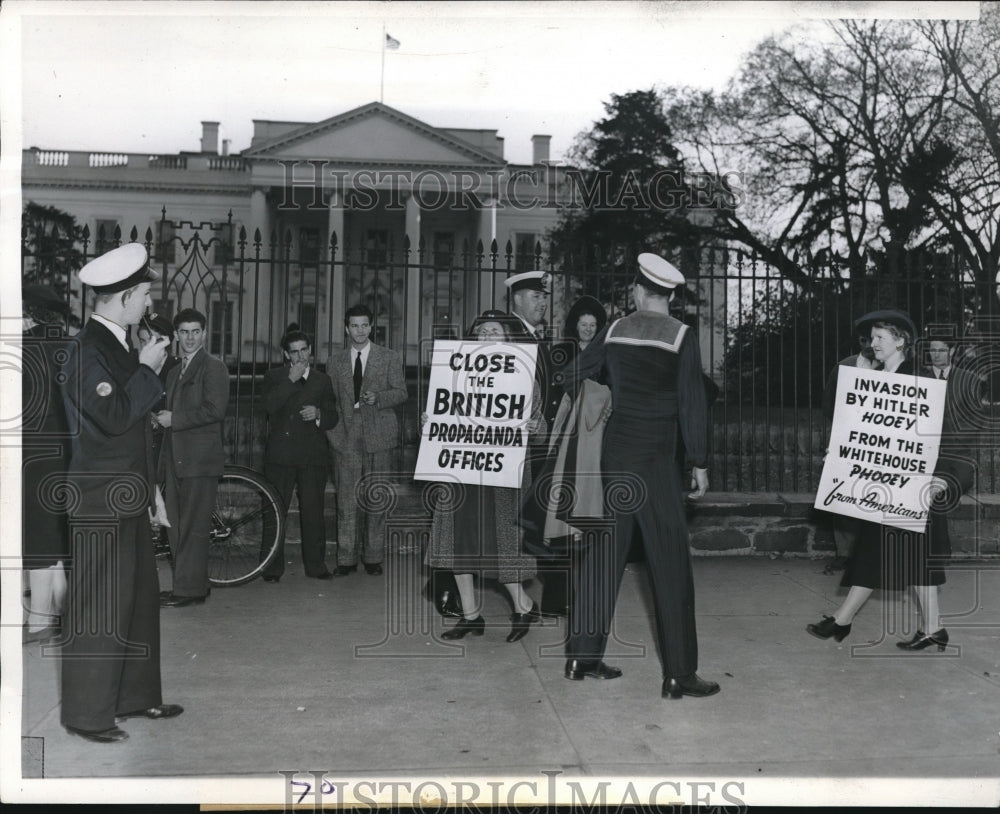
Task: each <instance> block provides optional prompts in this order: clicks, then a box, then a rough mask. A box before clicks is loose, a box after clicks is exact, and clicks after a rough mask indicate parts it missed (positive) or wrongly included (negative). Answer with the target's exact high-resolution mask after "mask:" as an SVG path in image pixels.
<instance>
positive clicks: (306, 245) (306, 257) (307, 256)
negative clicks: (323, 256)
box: [299, 226, 319, 266]
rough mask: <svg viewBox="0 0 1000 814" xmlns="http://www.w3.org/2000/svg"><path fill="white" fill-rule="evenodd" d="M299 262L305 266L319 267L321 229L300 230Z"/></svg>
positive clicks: (307, 228)
mask: <svg viewBox="0 0 1000 814" xmlns="http://www.w3.org/2000/svg"><path fill="white" fill-rule="evenodd" d="M299 262H300V263H302V265H304V266H316V265H319V229H313V228H311V227H308V226H303V227H302V228H300V229H299Z"/></svg>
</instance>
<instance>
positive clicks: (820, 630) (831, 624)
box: [806, 616, 851, 642]
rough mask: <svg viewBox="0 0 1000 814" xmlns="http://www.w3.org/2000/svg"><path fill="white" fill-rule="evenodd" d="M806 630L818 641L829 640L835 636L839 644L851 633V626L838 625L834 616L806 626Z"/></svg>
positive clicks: (825, 617)
mask: <svg viewBox="0 0 1000 814" xmlns="http://www.w3.org/2000/svg"><path fill="white" fill-rule="evenodd" d="M806 630H808V631H809V632H810V633H811V634H812V635H813V636H815V637H816V638H817V639H829V638H830V637H831V636H833V638H835V639H836V640H837V641H838V642H842V641H843V640H844V639H846V638H847V634H848V633H850V632H851V626H850V625H838V624H837V622H836V620H834V618H833V617H832V616H824V617H823V621H822V622H816V623H815V624H811V625H806Z"/></svg>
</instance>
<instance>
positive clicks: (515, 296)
mask: <svg viewBox="0 0 1000 814" xmlns="http://www.w3.org/2000/svg"><path fill="white" fill-rule="evenodd" d="M504 283H505V285H506V286H507V288H508V290H509V291H510V307H511V312H512V313H513V314H514V316H515V317H517V319H516V320H512V329H511V333H512V334H513V336H512V339H513V341H515V342H532V343H534V344H536V345H538V355H537V357H536V361H535V386H536V387H537V388H539V391H540V392H541V394H542V416H543V417H544V418H545V422H546V425H547V426H549V427H551V426H552V421H553V419H554V418H555V415H556V412H557V411H558V409H559V402H560V400H561V399H562V394H563V390H562V387H561V386H559V385H556V384H555V382H554V381H553V376H554V374H555V369H556V368H557V367H560V366H561V365H556V364H555V363H554V360H553V356H552V353H553V351H552V344H551V343H550V342H549V341H548V340H546V339H545V338H544V335H543V331H544V327H545V312H546V310H547V309H548V307H549V275H548V274H547V273H546V272H544V271H524V272H521V273H520V274H513V275H511V276H510V277H508V278H507V279H506V280H505V281H504ZM568 358H569V357H568V356H567V358H566V359H564V360H562V361H563V362H564V363H565V362H566V361H568ZM544 435H545V434H544V433H542V434H541V436H544ZM529 443H530V439H529ZM546 455H547V447H546V446H544V445H543V446H533V447H530V448H529V450H528V458H527V464H528V466H529V468H530V472H531V476H532V479H533V480H534V479H537V478H538V476H539V474H540V473H541V471H542V467H543V465H544V463H545V458H546ZM525 533H528V534H530V533H533V532H525ZM538 533H540V530H539V532H538ZM533 542H534V543H535V544H536V546H537V547H538V548H539V549H541V548H544V547H546V546H545V545H544V544H543V541H542V540H540V539H538V540H534V541H533ZM566 546H567V543H566V540H565V538H560V539H559V540H550V541H548V544H547V547H548V551H549V556H547V557H543V558H541V559H540V560H539V562H538V574H539V576H540V578H541V581H542V599H541V603H540V610H541V613H542V614H543V615H545V616H565V615H566V614H567V613H568V612H569V588H570V579H569V571H570V567H571V561H570V556H569V551H568V549H567V547H566Z"/></svg>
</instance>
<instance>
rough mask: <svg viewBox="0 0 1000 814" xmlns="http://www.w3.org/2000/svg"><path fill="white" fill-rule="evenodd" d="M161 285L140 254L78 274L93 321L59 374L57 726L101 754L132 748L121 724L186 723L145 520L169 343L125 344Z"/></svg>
mask: <svg viewBox="0 0 1000 814" xmlns="http://www.w3.org/2000/svg"><path fill="white" fill-rule="evenodd" d="M157 277H158V275H157V274H156V273H155V272H154V271H153V270H152V269H150V268H149V264H148V256H147V253H146V250H145V249H144V248H143V247H142V246H141V245H139V244H136V243H129V244H126V245H124V246H120V247H119V248H117V249H113V250H112V251H110V252H107V253H106V254H103V255H101V256H100V257H98V258H96V259H94V260H92V261H91V262H90V263H88V264H87V265H86V266H84V268H83V269H82V270H81V271H80V281H81V282H83V283H85V284H86V285H88V286H90V287H92V288H93V289H94V292H95V294H96V300H95V303H94V310H93V313H92V314H91V316H90V319H89V320H88V321H87V324H86V326H85V327H84V328H83V330H82V331H81V332H80V333H79V334H78V335H77V336H76V337H75V340H74V342H73V343H72V344H71V349H70V353H69V356H68V360H67V362H66V364H65V366H64V368H63V372H64V374H65V383H64V385H63V399H64V403H65V405H66V416H67V420H68V422H69V424H70V428H71V431H73V432H74V433H75V435H74V438H73V450H72V458H71V461H70V465H69V475H68V481H69V484H68V485H69V492H70V495H71V497H70V503H71V505H70V506H69V507H68V509H69V514H70V533H71V539H72V565H71V576H70V581H69V597H68V617H69V620H68V621H69V624H68V626H65V627H64V631H63V642H62V644H63V648H62V714H61V719H62V724H63V726H65V727H66V729H67V730H68V731H69V732H71V733H73V734H76V735H79V736H81V737H84V738H86V739H87V740H90V741H95V742H98V743H113V742H115V741H122V740H125V739H126V738H127V737H128V733H126V732H124V731H123V730H121V729H119V728H118V727H117V726H116V723H117V720H116V718H117V719H122V718H130V717H136V716H142V717H146V718H172V717H174V716H175V715H179V714H180V713H181V712H183V709H182V708H181V707H180V706H178V705H176V704H163V703H162V698H161V695H160V601H159V583H158V580H157V575H156V562H155V559H154V555H153V543H152V539H151V535H150V524H149V518H148V517H147V506H148V505H149V495H150V473H149V472H148V467H147V459H146V452H147V444H148V443H149V440H150V436H149V413H150V410H152V409H153V407H154V405H156V404H157V402H159V400H160V399H161V398H162V397H163V394H164V393H163V383H162V382H161V381H160V379H159V378H158V376H157V372H158V370H159V369H160V368H161V367H162V366H163V363H164V361H165V359H166V355H167V340H165V339H162V338H161V339H158V340H156V341H154V342H150V343H149V344H147V345H146V346H145V347H144V348H143V349H142V350H141V351H140V352H139V353H138V355H137V354H136V353H135V351H133V350H132V349H131V343H130V341H129V336H128V331H129V326H131V325H135V324H137V323H138V322H139V320H140V319H141V318H142V316H143V314H144V313H145V312H146V309H147V308H148V307H149V305H150V299H149V289H150V282H151V281H154V280H156V279H157Z"/></svg>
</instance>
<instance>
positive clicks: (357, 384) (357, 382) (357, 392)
mask: <svg viewBox="0 0 1000 814" xmlns="http://www.w3.org/2000/svg"><path fill="white" fill-rule="evenodd" d="M359 401H361V351H358V355H357V356H355V357H354V403H355V404H357V403H358V402H359Z"/></svg>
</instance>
